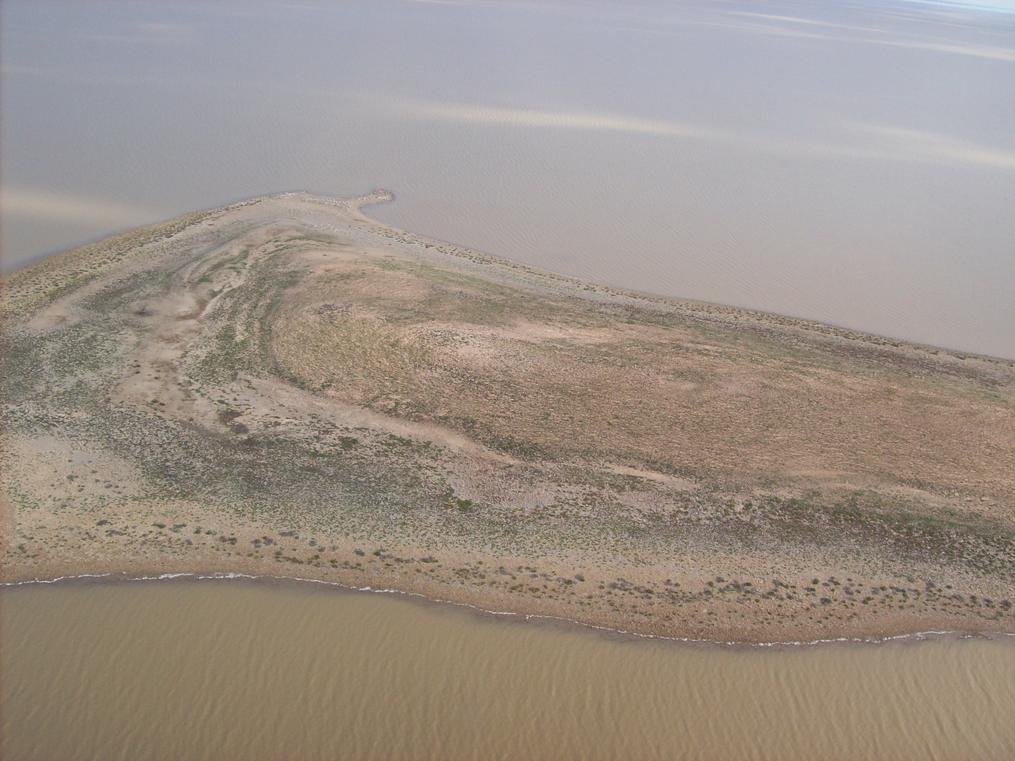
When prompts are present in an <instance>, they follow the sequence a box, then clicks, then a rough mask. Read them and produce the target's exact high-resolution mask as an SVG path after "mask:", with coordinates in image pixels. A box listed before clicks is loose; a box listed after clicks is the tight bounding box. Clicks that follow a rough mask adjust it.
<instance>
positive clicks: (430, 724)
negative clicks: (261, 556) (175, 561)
mask: <svg viewBox="0 0 1015 761" xmlns="http://www.w3.org/2000/svg"><path fill="white" fill-rule="evenodd" d="M0 605H2V623H0V642H2V652H0V666H2V677H3V679H2V686H0V689H2V693H0V695H2V699H3V702H2V730H3V731H2V741H0V742H2V744H0V755H2V757H3V758H4V759H6V761H18V760H19V759H40V760H42V761H61V760H62V759H129V760H131V761H142V760H143V759H173V760H176V761H179V760H180V759H208V760H209V761H223V760H224V759H246V760H247V761H256V760H257V759H272V760H276V759H304V760H308V761H309V760H310V759H321V760H322V761H323V760H325V759H329V760H334V759H483V760H484V761H485V760H487V759H528V760H532V759H555V760H557V761H562V760H565V759H579V758H580V759H696V760H697V759H722V760H723V761H731V760H735V759H773V761H774V760H776V759H777V760H778V761H793V760H794V759H799V760H800V761H814V760H815V759H823V760H824V761H830V760H833V759H844V760H845V759H872V760H873V759H878V760H879V761H891V760H892V759H899V761H912V759H917V758H918V759H922V760H923V761H931V760H933V759H956V760H958V759H974V758H975V759H1005V760H1009V759H1011V758H1015V721H1013V717H1015V643H1012V642H1007V641H986V640H954V639H952V640H936V641H928V642H894V643H882V644H866V645H858V644H833V645H820V646H811V647H797V648H776V649H763V648H761V649H759V648H750V649H735V648H727V647H717V646H695V645H686V644H677V643H672V642H661V641H650V640H643V639H629V638H621V637H619V636H613V635H606V634H602V633H596V632H593V631H590V630H585V629H580V628H577V627H570V626H567V627H565V626H554V625H550V624H546V623H525V622H521V621H517V620H509V619H504V618H499V617H494V616H489V615H485V614H479V613H475V612H471V611H469V610H466V609H461V608H455V607H448V606H436V605H431V604H425V603H422V602H416V601H411V600H408V599H405V598H397V597H393V596H388V595H380V594H370V593H347V592H341V591H338V590H335V589H331V588H320V587H315V586H312V585H298V584H294V583H281V582H270V583H269V582H243V581H204V582H200V581H172V582H149V583H126V582H124V583H68V584H56V585H50V586H39V585H37V586H31V587H19V588H8V589H4V590H2V591H0Z"/></svg>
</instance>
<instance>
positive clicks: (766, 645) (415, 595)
mask: <svg viewBox="0 0 1015 761" xmlns="http://www.w3.org/2000/svg"><path fill="white" fill-rule="evenodd" d="M233 580H235V581H243V582H283V583H287V584H288V583H292V584H297V585H303V584H317V585H322V586H325V587H328V588H331V589H335V590H337V591H341V592H346V593H372V594H385V595H395V596H398V597H404V598H406V599H407V600H412V601H416V602H420V603H422V604H426V605H432V606H435V607H442V606H453V607H455V608H464V609H467V610H470V611H474V612H475V613H477V614H480V615H482V616H485V617H490V618H498V617H504V618H510V619H512V620H515V621H519V622H536V623H537V624H538V623H541V622H542V623H551V624H562V625H566V626H569V627H573V628H574V629H576V630H579V631H586V632H590V633H603V634H607V635H611V636H619V637H623V638H625V639H631V640H633V641H637V640H651V641H658V642H673V643H676V644H679V645H706V646H710V647H720V648H726V649H746V650H756V649H779V648H797V647H807V648H810V647H821V646H828V645H879V644H883V643H886V642H924V641H927V640H937V639H956V640H964V639H987V640H1007V639H1009V638H1010V639H1015V631H1012V632H1009V631H991V630H985V631H961V630H926V631H913V632H908V633H904V634H891V635H884V636H870V637H831V638H826V639H813V640H786V641H783V640H780V641H772V642H752V641H739V640H728V641H721V640H710V639H697V638H693V637H677V636H669V635H665V634H650V633H647V632H639V631H633V630H626V629H613V628H610V627H608V626H601V625H598V624H594V623H589V622H587V621H579V620H577V619H571V618H565V617H562V616H552V615H545V614H539V613H518V612H515V611H510V610H490V609H487V608H483V607H481V606H479V605H474V604H472V603H467V602H458V601H455V600H442V599H437V598H431V597H427V596H426V595H424V594H421V593H419V592H412V591H408V590H403V589H396V588H384V589H378V588H374V587H370V586H363V587H353V586H347V585H345V584H341V583H339V582H337V581H328V580H325V579H315V578H312V577H304V576H278V575H272V574H249V573H242V572H239V571H223V572H218V573H200V572H193V571H177V572H167V573H160V574H159V575H157V576H144V575H140V576H133V575H130V574H122V573H115V572H109V573H91V574H87V573H86V574H79V575H71V576H57V577H54V578H49V579H26V580H22V581H0V590H2V589H4V588H15V587H25V586H27V587H31V586H38V585H42V586H48V585H51V584H73V583H75V582H87V583H108V584H119V583H133V582H166V581H189V582H200V581H233Z"/></svg>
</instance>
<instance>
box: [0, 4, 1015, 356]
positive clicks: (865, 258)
mask: <svg viewBox="0 0 1015 761" xmlns="http://www.w3.org/2000/svg"><path fill="white" fill-rule="evenodd" d="M981 5H983V6H984V7H987V6H995V7H994V8H993V9H992V10H982V9H976V8H973V7H970V6H969V5H968V4H961V3H930V2H927V3H923V2H903V1H900V2H853V3H843V4H837V5H835V6H826V5H818V4H809V3H800V2H774V3H766V4H764V5H759V4H747V3H738V2H716V3H692V4H684V5H680V6H677V7H670V6H668V5H666V4H662V3H639V4H624V5H622V6H615V5H610V4H604V3H554V4H525V3H511V2H503V3H501V2H489V3H488V2H467V1H465V2H440V3H435V2H396V1H395V0H391V1H390V2H388V1H386V2H378V3H367V2H350V3H344V4H341V5H338V6H332V5H331V4H323V3H315V2H302V3H271V2H263V3H252V4H250V3H244V4H215V5H201V4H196V3H195V4H182V5H181V4H172V5H168V4H162V3H154V2H153V3H137V4H129V5H128V4H118V3H108V2H96V3H69V2H31V3H27V2H7V3H4V5H3V7H2V14H3V16H2V22H3V23H2V43H3V44H2V50H3V53H2V83H0V84H2V88H0V93H2V106H3V108H2V117H0V118H2V122H0V127H2V136H3V143H2V149H0V159H2V162H0V164H2V191H3V193H2V197H0V211H2V214H3V220H2V221H3V226H2V235H3V264H4V268H5V269H11V268H13V267H16V266H18V264H19V263H22V262H24V261H28V260H30V259H33V258H36V257H38V256H40V255H42V254H43V253H46V252H52V251H55V250H60V249H63V248H66V247H68V246H71V245H74V244H75V243H78V242H80V241H83V240H88V239H92V238H95V237H99V236H102V235H103V234H105V233H107V232H110V231H113V230H117V229H123V228H127V227H131V226H134V225H138V224H144V223H147V222H152V221H155V220H158V219H162V218H166V217H171V216H174V215H176V214H178V213H181V212H184V211H188V210H192V209H198V208H204V207H209V206H217V205H221V204H223V203H227V202H229V201H232V200H236V199H238V198H243V197H249V196H255V195H262V194H266V193H274V192H279V191H285V190H294V189H307V190H311V191H315V192H322V193H331V194H342V195H349V194H358V193H363V192H366V191H368V190H370V189H372V188H375V187H386V188H390V189H391V190H393V191H394V192H395V193H396V194H397V196H398V200H397V202H396V203H395V204H392V205H388V206H381V207H373V208H372V209H371V211H370V213H371V214H372V215H374V216H376V217H377V218H379V219H382V220H384V221H387V222H390V223H392V224H396V225H398V226H400V227H405V228H408V229H411V230H413V231H417V232H420V233H424V234H427V235H432V236H434V237H439V238H443V239H448V240H451V241H454V242H458V243H462V244H465V245H470V246H473V247H476V248H478V249H481V250H484V251H488V252H491V253H494V254H498V255H501V256H506V257H509V258H512V259H516V260H520V261H524V262H526V263H530V264H533V265H536V266H539V267H542V268H545V269H548V270H553V271H559V272H564V273H567V274H572V275H576V276H579V277H584V278H588V279H592V280H595V281H600V282H607V283H613V284H617V285H620V286H625V287H630V288H636V289H640V290H646V291H652V292H657V293H662V294H666V295H671V296H677V297H687V298H693V299H701V300H706V301H714V302H722V303H730V304H736V305H741V306H746V307H753V308H759V309H765V310H769V311H775V312H781V313H787V314H793V315H799V316H804V317H810V318H814V319H819V320H822V321H826V322H831V323H835V324H840V325H846V326H850V327H854V328H858V329H862V330H867V331H872V332H876V333H882V334H886V335H891V336H897V337H901V338H907V339H911V340H916V341H921V342H926V343H930V344H937V345H942V346H947V347H952V348H957V349H961V350H967V351H974V352H982V353H988V354H995V355H1001V356H1008V357H1015V299H1012V298H1011V296H1010V291H1011V288H1012V284H1013V283H1015V215H1013V214H1012V213H1011V209H1012V208H1015V133H1013V130H1012V125H1013V124H1015V101H1013V99H1011V98H1005V97H1003V93H1005V92H1011V91H1013V85H1015V16H1013V15H1012V14H1011V13H1007V12H996V11H997V10H1000V11H1007V10H1010V8H1007V7H1006V3H1004V2H987V3H983V4H981Z"/></svg>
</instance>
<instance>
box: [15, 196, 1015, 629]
mask: <svg viewBox="0 0 1015 761" xmlns="http://www.w3.org/2000/svg"><path fill="white" fill-rule="evenodd" d="M389 198H390V194H388V193H386V192H383V191H378V192H376V193H373V194H370V195H367V196H363V197H359V198H354V199H334V198H325V197H319V196H313V195H310V194H305V193H285V194H280V195H275V196H269V197H263V198H257V199H253V200H250V201H246V202H242V203H238V204H234V205H231V206H227V207H225V208H221V209H215V210H210V211H204V212H198V213H194V214H189V215H186V216H183V217H180V218H178V219H175V220H172V221H170V222H166V223H164V224H160V225H155V226H152V227H147V228H142V229H139V230H136V231H132V232H129V233H126V234H123V235H119V236H115V237H113V238H109V239H107V240H104V241H101V242H99V243H95V244H90V245H87V246H83V247H81V248H78V249H74V250H72V251H69V252H67V253H64V254H61V255H58V256H56V257H53V258H50V259H46V260H43V261H41V262H39V263H37V264H35V265H32V266H30V267H27V268H25V269H22V270H19V271H17V272H15V273H13V274H11V275H10V276H9V277H8V278H7V281H6V284H5V288H4V292H3V296H2V301H0V305H2V309H0V314H2V319H3V334H2V346H0V351H2V356H3V361H4V372H3V391H2V394H3V396H2V403H3V406H2V418H0V423H2V425H3V432H4V446H3V452H2V457H3V461H2V468H3V474H4V475H3V479H2V481H3V483H2V485H3V508H4V523H3V526H4V540H5V541H4V547H3V556H2V567H0V575H2V579H3V580H5V581H20V580H28V579H36V578H52V577H56V576H66V575H80V574H90V573H122V574H126V575H128V576H140V575H152V574H155V575H158V574H162V573H171V572H197V573H221V572H242V573H248V574H251V575H265V576H272V575H276V576H297V577H301V578H312V579H320V580H326V581H332V582H336V583H339V584H342V585H346V586H350V587H366V586H370V587H373V588H390V589H397V590H400V591H405V592H412V593H417V594H420V595H423V596H426V597H428V598H432V599H441V600H450V601H455V602H462V603H467V604H469V605H474V606H476V607H478V608H482V609H486V610H498V611H512V612H518V613H526V614H537V615H543V616H553V617H560V618H563V619H567V620H571V621H579V622H583V623H588V624H592V625H595V626H602V627H606V628H611V629H619V630H624V631H633V632H639V633H645V634H656V635H663V636H671V637H679V638H689V639H702V640H713V641H722V642H730V641H733V642H745V643H751V642H776V641H780V642H785V641H811V640H819V639H834V638H841V637H847V638H880V637H888V636H893V635H897V634H906V633H910V632H917V631H927V630H947V631H962V632H998V631H1012V630H1015V620H1013V617H1015V611H1013V602H1012V600H1013V598H1015V362H1013V361H1011V360H1005V359H1000V358H994V357H989V356H982V355H973V354H969V353H965V352H957V351H950V350H946V349H940V348H935V347H930V346H921V345H916V344H909V343H906V342H903V341H899V340H895V339H889V338H883V337H879V336H874V335H869V334H865V333H860V332H856V331H851V330H847V329H842V328H836V327H832V326H828V325H823V324H820V323H815V322H810V321H806V320H801V319H796V318H790V317H782V316H778V315H773V314H768V313H762V312H756V311H750V310H744V309H737V308H733V307H726V306H720V305H714V304H705V303H699V302H690V301H678V300H673V299H668V298H663V297H659V296H654V295H651V294H644V293H636V292H631V291H625V290H621V289H617V288H612V287H609V286H604V285H596V284H591V283H586V282H582V281H579V280H576V279H573V278H568V277H564V276H559V275H554V274H552V273H547V272H542V271H539V270H536V269H534V268H532V267H528V266H524V265H520V264H516V263H512V262H509V261H506V260H502V259H498V258H495V257H491V256H487V255H484V254H482V253H479V252H476V251H472V250H469V249H466V248H463V247H461V246H456V245H453V244H448V243H444V242H441V241H437V240H432V239H428V238H425V237H422V236H418V235H414V234H412V233H409V232H405V231H402V230H398V229H396V228H393V227H390V226H387V225H383V224H380V223H378V222H376V221H374V220H372V219H370V218H369V217H368V216H366V215H365V214H364V212H363V210H362V209H363V207H364V206H365V205H367V204H371V203H378V202H383V201H385V200H388V199H389Z"/></svg>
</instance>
